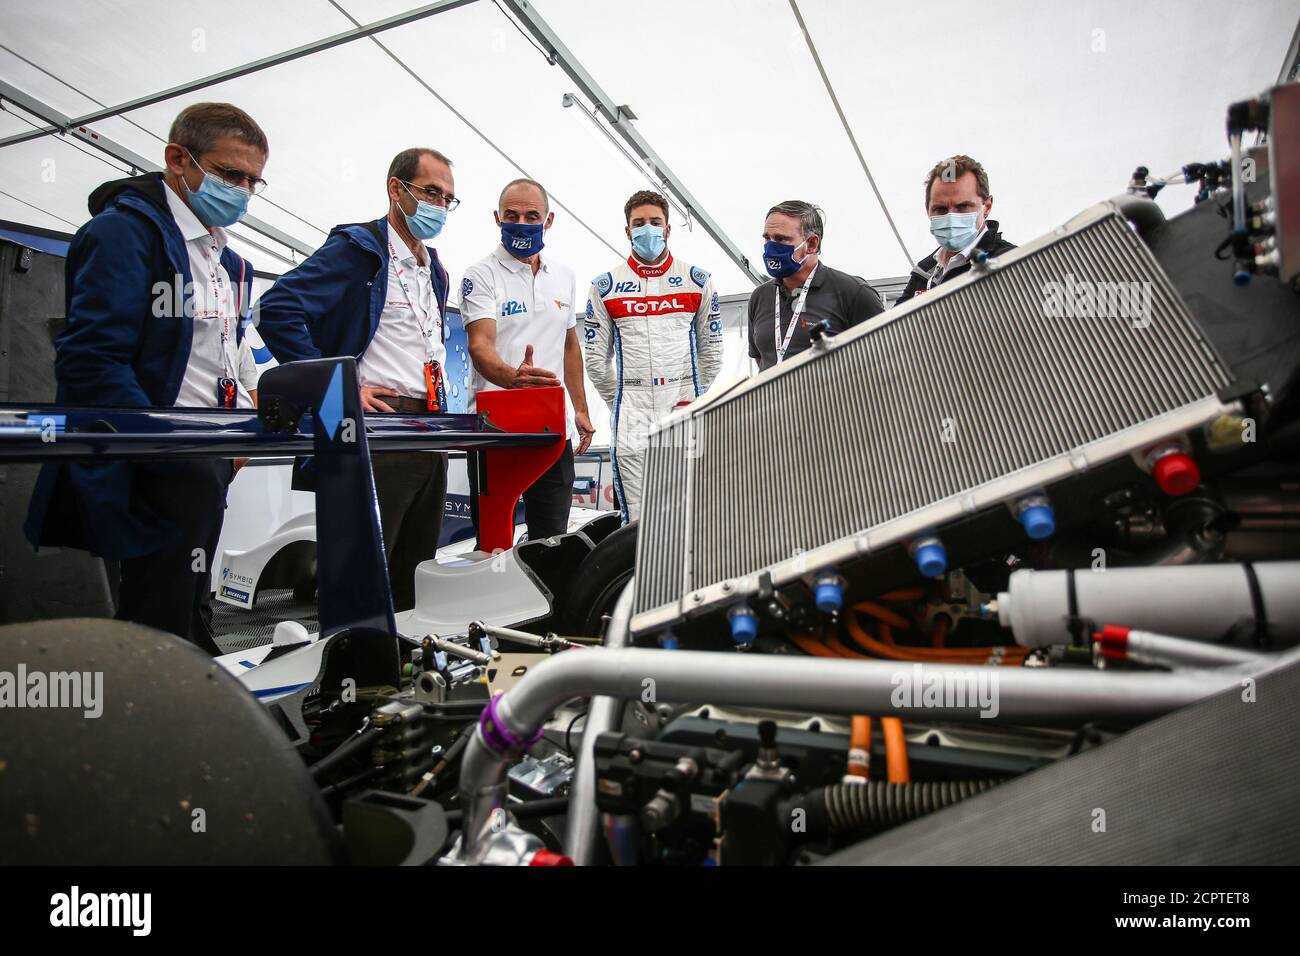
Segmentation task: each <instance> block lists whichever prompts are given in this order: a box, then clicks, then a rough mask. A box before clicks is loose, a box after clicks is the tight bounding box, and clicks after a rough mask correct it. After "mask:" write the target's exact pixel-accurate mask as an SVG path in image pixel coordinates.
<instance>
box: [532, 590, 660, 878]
mask: <svg viewBox="0 0 1300 956" xmlns="http://www.w3.org/2000/svg"><path fill="white" fill-rule="evenodd" d="M634 581H635V578H632V579H630V580H629V581H628V583H627V585H626V586H625V587H624V588H623V593H622V594H620V595H619V597H618V601H617V603H615V605H614V613H613V614H612V615H611V616H610V619H609V630H608V633H607V634H606V637H605V648H604V649H603V650H600V651H599V652H598V653H595V654H582V655H577V654H574V655H569V654H564V655H561V656H562V657H569V656H573V657H577V656H582V657H603V656H604V655H606V654H609V653H611V652H614V651H620V652H621V649H622V648H625V647H626V646H627V644H628V643H629V630H628V628H629V625H630V624H631V621H632V593H633V582H634ZM667 653H673V652H671V651H670V652H667ZM525 676H527V675H525ZM622 713H623V699H622V697H606V696H598V697H593V698H592V699H591V702H590V703H589V704H588V705H587V720H586V723H585V724H584V725H583V728H582V742H581V743H580V744H579V745H578V765H577V767H576V768H575V770H574V774H573V786H572V788H571V790H570V791H569V792H570V794H571V796H572V798H571V800H570V801H569V803H570V806H571V807H572V808H573V809H572V810H571V811H570V813H569V822H568V829H567V831H566V832H565V835H564V852H565V855H566V856H568V858H569V859H571V860H572V861H573V862H574V863H575V864H576V865H577V866H590V865H591V864H592V862H593V861H594V859H595V854H596V848H597V846H599V843H600V836H601V827H600V815H599V814H598V813H597V812H596V753H595V747H596V738H597V737H599V736H600V735H601V734H603V733H605V732H606V731H607V730H612V729H613V728H614V727H615V726H616V724H617V722H618V720H619V717H620V715H621V714H622Z"/></svg>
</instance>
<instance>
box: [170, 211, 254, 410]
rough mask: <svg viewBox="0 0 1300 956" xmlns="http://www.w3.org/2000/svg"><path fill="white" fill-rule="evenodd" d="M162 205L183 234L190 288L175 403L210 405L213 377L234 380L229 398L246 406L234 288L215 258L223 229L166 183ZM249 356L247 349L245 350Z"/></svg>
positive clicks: (213, 404) (221, 245) (222, 245)
mask: <svg viewBox="0 0 1300 956" xmlns="http://www.w3.org/2000/svg"><path fill="white" fill-rule="evenodd" d="M163 192H165V193H166V194H167V206H168V208H169V209H171V213H172V218H173V219H175V220H176V226H177V228H179V229H180V231H181V237H182V238H184V240H185V249H186V251H187V252H188V253H189V256H190V278H191V280H192V281H193V292H194V300H193V307H194V335H193V338H192V339H191V340H190V356H189V360H188V361H187V362H186V364H185V375H184V377H182V379H181V388H180V391H179V392H178V393H177V394H176V407H177V408H216V407H217V379H218V378H222V377H230V378H233V379H234V380H235V383H236V384H235V393H236V397H235V404H236V406H237V407H239V408H252V407H253V401H252V399H251V398H250V397H249V395H248V391H247V389H246V388H245V386H244V381H243V380H242V378H243V377H242V376H241V375H240V355H239V345H238V344H237V342H236V338H237V337H238V335H237V329H238V325H239V289H238V286H237V284H236V283H234V282H231V281H230V275H229V274H228V273H227V272H226V268H225V266H223V265H222V264H221V253H222V250H224V249H225V248H226V241H227V238H228V237H227V235H226V230H224V229H214V230H212V231H211V232H209V231H208V227H207V226H205V225H203V223H201V222H199V217H198V216H196V215H194V211H193V210H192V209H190V207H189V206H187V205H185V200H183V199H181V197H180V196H178V195H176V191H175V190H174V189H172V188H171V187H170V186H164V187H163ZM223 328H224V330H225V333H226V335H225V354H224V356H223V354H222V330H223ZM250 358H251V353H250Z"/></svg>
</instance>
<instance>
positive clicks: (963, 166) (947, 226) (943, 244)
mask: <svg viewBox="0 0 1300 956" xmlns="http://www.w3.org/2000/svg"><path fill="white" fill-rule="evenodd" d="M925 206H926V211H927V212H928V213H929V216H930V234H931V235H932V236H934V238H935V241H936V242H938V243H939V248H938V249H936V250H935V251H934V252H933V253H932V254H930V255H929V256H927V257H926V258H924V259H922V260H921V261H920V262H918V263H917V264H916V266H915V267H914V268H913V269H912V274H911V276H909V277H908V281H907V286H906V288H904V289H903V293H902V295H900V296H899V297H898V302H906V301H907V300H908V299H912V298H914V297H916V296H918V295H920V294H922V293H923V292H927V291H929V290H930V289H933V288H935V287H936V286H938V285H940V284H941V283H944V282H947V281H948V280H949V279H952V278H955V277H956V276H959V275H961V274H962V273H964V272H966V271H967V270H968V269H969V268H970V264H971V260H972V259H974V258H975V256H976V255H978V254H980V253H983V254H985V255H987V256H988V257H989V258H992V257H993V256H996V255H1000V254H1001V253H1003V252H1006V251H1007V250H1008V249H1014V248H1015V246H1013V245H1012V244H1011V243H1009V242H1007V241H1006V240H1005V239H1003V238H1002V233H1001V232H999V231H998V224H997V222H996V221H995V220H992V219H989V218H988V214H989V212H990V211H991V210H992V209H993V195H992V193H990V192H989V177H988V173H986V172H985V171H984V167H983V166H981V165H980V164H979V163H977V162H976V161H975V160H973V159H971V158H970V157H969V156H953V157H950V158H949V159H945V160H942V161H941V162H939V163H937V164H936V165H935V167H934V168H933V169H931V170H930V174H929V175H928V176H927V177H926V181H925Z"/></svg>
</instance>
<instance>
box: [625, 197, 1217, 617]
mask: <svg viewBox="0 0 1300 956" xmlns="http://www.w3.org/2000/svg"><path fill="white" fill-rule="evenodd" d="M1085 290H1086V293H1085ZM1231 378H1232V377H1231V374H1230V372H1229V370H1228V369H1227V368H1226V367H1225V365H1224V363H1223V362H1222V361H1221V360H1220V358H1219V357H1218V356H1217V354H1216V352H1215V350H1214V349H1213V348H1212V347H1211V345H1210V343H1209V342H1208V341H1207V340H1206V339H1205V337H1204V336H1203V335H1202V334H1201V332H1200V331H1199V329H1198V327H1197V325H1196V323H1195V322H1194V321H1193V319H1192V317H1191V315H1190V314H1189V312H1188V310H1187V307H1186V305H1185V304H1184V303H1183V301H1182V299H1181V298H1180V297H1179V295H1178V292H1177V291H1176V289H1175V288H1174V286H1173V285H1172V284H1171V282H1170V280H1169V279H1168V277H1167V276H1166V274H1165V273H1164V271H1163V270H1162V269H1161V267H1160V265H1159V264H1158V263H1157V262H1156V260H1155V258H1154V257H1153V256H1152V254H1151V252H1150V250H1149V249H1148V247H1147V245H1146V243H1145V242H1144V241H1143V240H1142V239H1141V238H1140V237H1139V235H1138V234H1137V233H1136V232H1135V231H1134V228H1133V227H1132V226H1131V225H1130V224H1129V221H1128V219H1127V218H1126V217H1125V215H1123V213H1122V212H1121V210H1120V207H1119V206H1118V205H1117V204H1115V203H1102V204H1099V205H1097V206H1095V207H1093V208H1091V209H1089V210H1087V211H1086V212H1084V213H1082V214H1081V215H1079V216H1078V217H1076V218H1075V219H1073V220H1071V221H1070V222H1069V223H1067V224H1066V225H1065V226H1063V227H1061V228H1060V229H1058V230H1056V231H1054V232H1053V233H1050V234H1049V235H1047V236H1044V237H1042V238H1040V239H1038V240H1036V241H1034V242H1033V243H1030V244H1028V245H1026V246H1023V247H1021V248H1019V249H1016V250H1014V251H1011V252H1008V253H1006V254H1004V255H1003V256H1001V257H999V258H998V259H996V260H993V261H991V262H989V263H988V265H987V267H983V266H980V267H976V268H973V269H972V270H971V271H970V273H968V274H967V275H965V276H962V277H960V278H958V279H955V280H953V281H951V282H949V283H945V284H944V285H943V286H941V287H939V288H937V289H936V290H934V291H932V292H929V293H926V294H924V295H922V296H919V297H917V299H915V300H913V301H911V302H909V303H907V304H906V305H903V306H900V307H897V308H895V309H893V310H890V311H887V312H885V313H884V314H882V315H880V316H878V317H876V318H875V319H873V320H871V321H870V322H868V323H865V324H863V325H861V326H858V327H856V328H854V329H851V330H849V331H847V332H845V333H843V334H841V335H838V336H835V337H833V338H831V337H827V338H826V339H824V340H823V341H822V342H821V343H815V344H814V346H813V348H812V349H810V350H809V351H807V352H805V353H803V354H801V355H798V356H796V357H794V358H792V359H791V360H789V361H787V362H785V363H783V364H782V365H780V366H778V367H777V368H775V369H772V370H769V371H768V372H766V373H764V374H761V375H758V376H754V377H751V378H749V379H748V380H746V381H744V382H741V383H739V384H737V385H735V386H733V387H732V388H730V389H728V390H726V391H725V392H722V393H721V394H718V395H716V396H710V397H708V398H706V399H705V400H703V401H699V402H697V403H696V404H695V405H693V406H691V407H689V408H685V409H682V410H681V411H679V412H677V413H676V414H674V415H673V416H671V417H669V418H667V419H665V420H664V421H663V422H661V423H660V425H659V426H658V428H657V429H656V430H655V432H654V434H653V435H652V436H651V441H650V447H649V449H648V462H647V467H646V487H647V491H646V496H645V506H644V508H643V515H642V519H641V527H640V534H639V541H638V547H637V560H636V567H637V574H636V593H635V599H634V603H633V617H632V625H631V627H632V631H633V633H646V632H649V631H652V630H657V629H660V628H664V627H667V626H669V625H671V624H672V623H674V622H675V621H678V620H680V619H681V618H683V617H688V616H692V615H694V614H697V613H700V612H704V611H707V610H717V609H720V608H722V607H725V606H727V605H728V604H731V603H733V602H735V601H737V600H739V599H742V598H744V597H745V596H749V595H753V594H754V593H755V592H756V591H757V590H758V589H759V586H760V581H761V580H762V579H763V577H764V576H765V575H767V576H770V580H771V583H772V585H773V586H776V587H780V586H781V585H783V584H788V583H789V582H792V581H794V580H795V579H797V578H800V577H806V576H807V575H809V574H811V573H812V572H814V571H816V570H818V569H820V568H823V567H829V566H836V565H840V564H844V563H846V562H850V561H854V560H858V559H862V558H864V557H865V556H868V555H871V554H874V553H876V552H878V551H880V550H881V549H883V548H886V547H890V546H893V545H899V544H906V543H907V542H908V541H910V540H913V539H915V538H916V536H917V535H919V534H922V533H924V532H928V531H931V530H940V529H942V528H943V527H944V525H945V523H948V522H952V521H955V520H956V519H959V518H962V517H964V516H968V515H972V514H976V513H979V512H981V511H984V510H987V509H991V508H1005V503H1006V502H1009V501H1012V500H1014V499H1016V498H1017V497H1019V496H1022V495H1025V494H1028V493H1032V492H1035V491H1037V490H1039V489H1051V488H1052V487H1053V486H1054V485H1059V484H1060V483H1063V482H1067V481H1068V480H1069V479H1072V478H1074V477H1077V476H1078V475H1080V474H1081V473H1083V472H1087V471H1089V470H1091V469H1094V468H1096V467H1098V466H1099V465H1102V464H1104V463H1107V462H1111V461H1114V460H1115V459H1119V458H1123V457H1125V456H1130V455H1138V454H1140V453H1141V452H1142V451H1143V450H1144V449H1147V448H1150V447H1151V446H1153V445H1155V444H1156V443H1158V442H1161V441H1163V440H1165V439H1169V438H1171V437H1172V436H1180V435H1186V434H1189V433H1191V432H1194V431H1196V430H1198V429H1200V428H1201V427H1202V426H1204V425H1206V424H1207V423H1209V422H1211V421H1213V420H1215V419H1216V418H1218V417H1220V416H1222V415H1224V414H1226V413H1228V412H1230V411H1233V410H1235V409H1236V407H1237V406H1236V404H1235V403H1233V402H1231V401H1228V400H1225V399H1223V398H1221V397H1220V396H1221V395H1223V394H1225V392H1226V390H1227V386H1229V385H1230V383H1231Z"/></svg>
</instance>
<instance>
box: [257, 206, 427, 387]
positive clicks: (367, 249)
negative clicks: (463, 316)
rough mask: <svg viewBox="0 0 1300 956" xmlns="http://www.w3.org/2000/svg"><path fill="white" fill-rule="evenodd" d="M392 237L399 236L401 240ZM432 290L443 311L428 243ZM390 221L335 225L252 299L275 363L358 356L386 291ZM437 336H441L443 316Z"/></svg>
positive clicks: (373, 327)
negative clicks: (319, 243)
mask: <svg viewBox="0 0 1300 956" xmlns="http://www.w3.org/2000/svg"><path fill="white" fill-rule="evenodd" d="M401 241H402V240H401V239H398V240H397V242H401ZM425 248H426V249H427V250H428V252H429V261H430V263H431V264H432V265H431V268H430V272H431V278H432V280H433V294H434V295H435V296H436V297H437V299H438V310H439V312H440V313H442V314H443V315H445V314H446V311H447V270H446V269H444V268H443V267H442V263H441V262H440V261H439V259H438V253H437V252H436V251H435V250H434V249H432V248H429V247H428V246H426V247H425ZM388 256H389V253H388V220H387V219H378V220H376V221H374V222H364V223H353V224H350V225H343V226H335V227H334V228H333V229H332V230H331V231H330V234H329V238H327V239H326V240H325V244H324V245H322V246H321V247H320V248H319V249H317V250H316V251H315V252H313V253H312V254H311V255H310V256H308V257H307V258H306V259H304V260H303V261H302V262H301V263H300V264H299V265H298V266H297V267H295V268H294V269H292V270H290V271H289V272H286V273H285V274H284V275H282V276H280V278H279V279H278V280H277V281H276V283H275V285H274V286H272V287H271V288H270V289H268V290H267V291H266V292H265V293H264V294H263V295H262V297H261V299H259V300H258V302H257V306H256V308H255V309H254V310H253V324H254V325H256V326H257V331H258V334H260V335H261V336H262V341H263V342H265V343H266V346H267V348H269V349H270V350H271V354H272V355H274V356H275V357H276V359H278V360H279V361H280V362H294V361H298V360H300V359H310V358H322V357H327V358H333V357H335V356H339V355H351V356H353V357H355V358H360V357H361V354H362V353H363V352H365V350H366V349H367V348H368V347H369V345H370V340H371V339H373V338H374V337H375V330H376V329H377V328H379V316H380V313H382V312H383V310H384V301H385V300H386V299H387V297H388V265H387V263H388ZM442 337H443V339H444V340H446V338H447V327H446V323H445V322H444V323H443V333H442Z"/></svg>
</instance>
